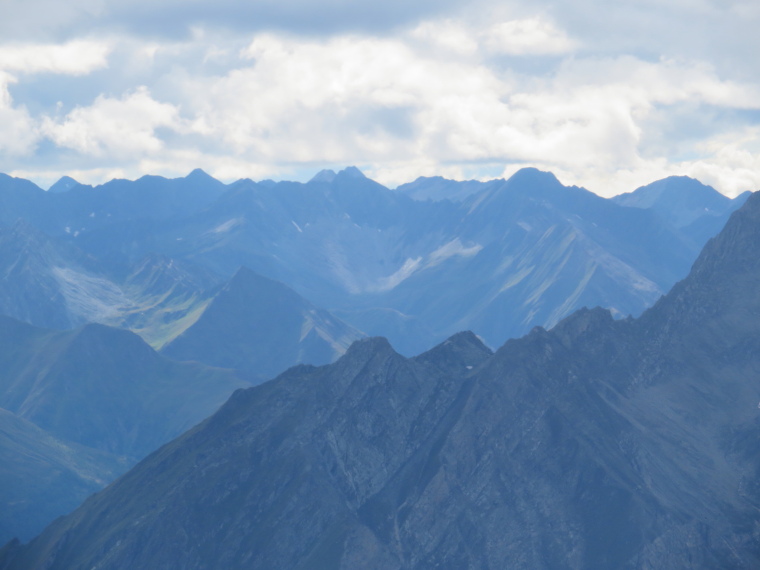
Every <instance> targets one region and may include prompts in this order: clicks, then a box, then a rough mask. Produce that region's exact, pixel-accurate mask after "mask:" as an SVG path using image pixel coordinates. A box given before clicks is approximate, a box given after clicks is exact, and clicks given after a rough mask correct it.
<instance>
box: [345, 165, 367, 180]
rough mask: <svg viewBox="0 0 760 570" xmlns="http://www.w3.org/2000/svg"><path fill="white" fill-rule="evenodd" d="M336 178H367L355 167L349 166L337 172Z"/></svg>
mask: <svg viewBox="0 0 760 570" xmlns="http://www.w3.org/2000/svg"><path fill="white" fill-rule="evenodd" d="M338 176H342V177H344V178H359V179H361V178H367V177H366V176H364V173H363V172H362V171H361V170H359V169H358V168H356V167H355V166H349V167H347V168H344V169H343V170H341V171H340V172H338Z"/></svg>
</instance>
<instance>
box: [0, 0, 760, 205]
mask: <svg viewBox="0 0 760 570" xmlns="http://www.w3.org/2000/svg"><path fill="white" fill-rule="evenodd" d="M38 1H41V0H38ZM286 4H287V3H286ZM624 4H625V5H623V4H621V5H617V4H616V5H614V6H612V5H605V6H604V7H603V8H604V17H602V15H601V14H602V12H600V6H601V4H600V2H599V1H598V0H579V1H578V2H577V3H573V5H572V9H570V8H568V5H566V3H559V2H556V1H555V0H536V2H534V3H531V4H530V5H529V4H527V3H522V2H519V1H518V2H512V3H510V4H509V6H508V7H503V6H502V5H501V4H500V5H499V6H502V8H503V9H502V8H499V7H497V6H496V5H495V4H493V3H489V2H485V1H484V2H481V3H480V4H479V5H478V8H468V9H466V10H465V9H464V7H462V9H461V10H451V9H449V10H448V11H444V12H443V13H442V15H441V13H436V11H435V10H434V9H433V8H432V4H430V5H429V6H428V8H427V9H428V10H429V13H430V14H433V16H431V17H429V18H423V19H420V18H418V17H416V16H415V17H412V16H411V15H410V14H401V15H399V16H398V18H397V19H396V20H395V21H396V22H397V24H398V22H402V23H403V25H401V26H400V27H395V28H394V27H392V26H390V27H389V25H386V24H387V22H386V23H385V24H383V23H378V28H377V29H382V30H383V32H382V33H377V34H368V33H366V32H361V30H362V29H366V28H362V26H363V25H364V24H362V25H359V24H357V25H356V26H354V25H353V24H351V23H350V22H349V23H348V24H346V25H343V24H340V25H339V26H338V27H337V28H335V29H349V30H353V31H351V32H350V33H349V32H341V33H332V32H330V33H328V32H327V31H326V30H328V29H329V30H333V28H331V27H330V26H332V24H330V25H328V24H326V23H323V24H320V23H318V22H316V23H314V24H313V28H309V29H310V30H311V31H312V32H314V31H315V30H317V32H316V33H312V34H310V35H308V36H300V35H298V30H300V29H302V26H301V24H298V25H296V24H293V26H290V27H289V26H288V25H283V26H282V27H283V28H285V29H288V30H289V31H287V32H286V31H280V32H272V31H270V32H257V33H256V35H255V37H253V39H252V41H251V37H250V36H242V35H236V34H237V33H238V32H240V31H241V30H243V29H244V28H246V26H248V27H249V28H250V26H249V24H245V23H241V24H240V27H239V28H236V27H235V26H234V25H232V24H230V15H231V14H235V13H237V14H238V15H240V14H243V13H244V12H235V6H233V4H231V3H225V5H224V9H225V10H227V12H226V14H227V15H226V16H224V18H226V20H225V19H224V18H222V19H217V20H214V19H213V18H211V17H210V16H209V17H208V18H206V19H204V17H202V14H203V13H205V14H206V15H207V16H208V14H209V12H208V11H207V10H206V8H205V7H204V5H202V4H201V3H200V2H194V3H190V4H188V6H190V5H192V7H193V10H196V11H197V12H193V11H192V10H190V11H188V12H187V14H184V15H183V16H182V18H181V20H182V22H184V23H183V24H182V25H183V26H186V28H187V29H189V30H192V33H188V34H186V35H182V36H171V38H170V39H167V37H168V36H169V32H168V31H166V30H168V28H166V30H164V31H165V32H166V34H163V33H162V31H161V29H160V28H161V25H160V22H158V23H157V24H156V26H157V27H156V28H155V29H154V32H151V33H153V36H152V37H151V40H150V41H149V42H146V41H144V40H143V39H142V38H138V37H137V36H134V35H129V33H128V32H126V31H125V30H128V29H129V26H133V25H134V24H135V22H137V21H138V20H139V18H141V17H143V16H146V15H148V14H151V13H154V12H152V11H154V7H153V5H152V4H150V3H148V2H145V1H141V2H138V3H137V4H136V5H132V4H129V5H123V6H122V7H119V6H117V5H116V4H114V3H111V2H110V0H108V1H103V2H99V1H95V0H77V2H75V4H73V5H72V6H74V7H75V8H76V10H75V11H76V13H75V14H74V12H72V11H71V10H74V8H71V10H69V11H68V12H67V11H65V10H63V8H60V10H63V11H62V12H61V15H62V16H66V17H70V18H74V19H78V20H77V21H84V20H86V19H87V18H96V19H97V18H98V17H99V16H97V15H98V14H105V15H106V16H103V19H101V20H100V21H101V22H108V24H109V26H110V25H115V23H116V22H115V20H114V19H113V18H114V16H113V15H114V14H115V13H117V12H119V13H123V14H124V15H125V17H126V16H129V17H130V18H132V20H130V22H131V23H130V24H129V25H126V27H125V28H122V29H121V32H120V35H118V36H114V35H112V32H107V33H106V32H102V33H100V34H94V33H92V32H91V31H90V32H88V35H84V36H83V37H87V38H90V39H87V40H72V41H70V42H68V43H61V44H23V45H21V44H19V45H15V46H9V45H5V46H0V70H2V69H4V70H6V72H8V71H9V72H11V73H12V74H13V75H14V76H15V77H16V79H17V80H18V81H19V82H20V83H18V84H15V85H13V84H11V83H9V82H10V81H11V80H12V79H13V78H12V77H10V75H6V76H5V77H6V78H5V80H4V81H5V83H2V87H3V89H2V91H0V94H3V93H4V95H3V97H4V99H3V102H2V103H0V114H5V115H2V117H5V116H6V115H7V117H8V118H7V119H4V118H2V117H0V120H4V123H3V124H4V125H5V124H6V123H7V124H8V125H11V126H12V125H16V126H15V127H13V129H15V130H13V131H12V132H13V133H14V134H5V133H0V145H2V144H9V145H12V146H13V148H14V149H15V150H16V151H17V152H18V153H20V155H23V154H24V153H27V154H28V153H29V152H31V150H32V149H33V148H34V146H35V144H36V141H37V140H38V139H39V136H40V133H43V134H44V136H46V137H47V138H48V139H49V140H50V141H52V142H53V143H54V144H55V145H57V146H59V147H60V148H61V149H64V151H63V152H60V153H59V154H58V155H56V154H55V153H51V152H50V151H48V152H47V154H46V156H45V158H44V159H43V158H41V157H40V158H38V159H37V168H39V169H40V170H45V169H49V170H50V172H56V173H58V172H61V168H62V165H63V164H64V163H65V161H69V159H74V160H73V162H71V167H72V168H75V169H77V171H78V172H82V173H84V172H88V171H89V172H91V173H92V177H93V179H95V178H97V177H99V176H102V175H105V174H103V173H107V172H111V171H115V170H118V171H120V172H123V173H125V174H127V175H129V176H138V175H140V174H143V173H158V174H165V175H184V174H186V173H187V172H188V171H189V170H192V168H194V167H196V166H201V167H203V168H204V169H207V170H208V171H209V172H211V173H212V174H215V175H216V176H219V177H221V178H224V179H233V178H239V177H246V176H248V177H252V178H263V177H275V178H281V177H285V178H288V177H294V176H296V175H297V176H301V177H303V173H304V172H316V171H317V170H319V169H320V168H322V167H336V166H337V167H339V166H342V165H346V164H357V165H359V166H361V167H362V168H363V169H365V171H367V172H368V173H369V174H370V175H372V176H374V177H377V178H378V179H379V180H380V181H381V182H384V183H387V184H389V185H393V186H395V185H397V184H399V183H402V182H406V181H410V180H413V179H414V178H416V177H417V176H419V175H435V174H443V175H446V176H449V177H455V178H462V177H475V178H480V179H482V178H484V177H486V173H488V176H492V175H495V174H497V173H498V172H500V171H502V170H503V171H504V173H505V174H509V173H510V172H512V171H513V170H514V169H516V168H517V167H518V165H532V166H538V167H540V168H543V169H547V170H552V171H555V172H556V173H557V174H558V175H559V176H560V178H561V179H562V180H563V181H564V182H567V183H576V184H581V185H585V186H587V187H589V188H590V189H592V190H594V191H597V192H599V193H603V194H613V193H617V192H621V191H628V190H631V189H632V188H634V187H636V186H637V185H640V184H645V183H648V182H651V181H652V180H654V179H656V178H657V177H662V176H666V175H669V174H691V175H697V174H700V175H701V176H702V177H703V178H704V179H705V181H706V182H710V183H713V184H716V185H717V186H718V187H719V188H720V189H722V190H724V191H726V192H727V193H733V192H735V191H739V190H742V189H744V188H742V185H747V184H752V185H756V184H757V182H756V181H755V177H754V175H753V174H752V170H753V169H756V167H757V166H758V165H757V160H756V158H755V157H757V156H759V155H760V148H756V147H757V145H756V141H758V140H759V138H758V137H760V133H758V132H757V130H756V129H755V128H754V126H753V125H754V123H753V121H754V120H755V119H753V117H754V115H755V114H756V112H757V111H760V81H759V79H760V69H756V67H757V66H756V64H755V63H754V59H753V58H751V57H748V56H747V57H744V56H743V57H741V58H734V59H737V61H739V60H740V61H739V62H738V63H737V65H736V66H727V65H724V64H723V63H722V62H725V61H726V60H727V59H726V58H728V56H729V55H732V54H736V53H741V50H739V51H737V49H738V48H737V46H739V45H740V44H741V43H742V42H746V43H747V45H748V46H754V45H758V47H760V41H758V40H756V39H754V38H755V36H754V35H752V34H754V32H752V33H750V31H749V30H750V28H753V26H752V25H751V24H753V23H756V20H757V18H758V17H760V13H757V10H756V8H753V6H754V4H752V3H750V2H733V3H732V4H731V6H730V7H721V6H718V5H717V4H716V3H714V2H708V1H707V0H680V1H679V2H677V3H670V4H668V5H667V6H663V7H661V8H658V7H657V6H656V5H655V3H654V2H637V3H624ZM178 6H179V2H178V1H177V2H174V1H173V2H170V3H163V4H162V6H156V7H155V10H157V11H158V12H161V11H162V10H163V11H164V12H166V14H169V13H170V12H171V10H174V9H176V8H178ZM255 6H256V9H261V10H263V9H269V8H272V7H273V6H274V3H272V2H270V3H267V2H264V1H263V0H262V2H257V3H255ZM287 6H290V7H291V8H292V7H294V6H295V5H294V4H287ZM330 6H331V8H330V9H331V10H332V9H335V10H338V9H341V10H343V9H347V3H346V2H345V1H344V0H335V1H333V2H331V3H330ZM275 8H276V9H277V10H280V8H279V7H275ZM272 9H274V8H272ZM395 9H399V10H401V4H398V5H397V6H396V8H395ZM51 10H53V11H55V10H57V9H56V8H55V7H51ZM204 10H206V11H205V12H204ZM64 12H65V13H64ZM164 12H161V13H164ZM245 13H247V12H245ZM423 13H426V12H424V11H423V12H419V14H423ZM655 13H656V15H657V17H652V15H653V14H655ZM67 14H68V16H67ZM193 14H195V15H193ZM196 16H197V17H196ZM270 16H271V14H270ZM645 16H649V19H647V18H646V17H645ZM366 19H367V17H366V15H365V16H364V20H363V21H365V20H366ZM223 20H224V21H223ZM357 21H358V20H357ZM225 22H226V24H225V25H228V26H229V27H227V28H224V27H223V26H222V24H224V23H225ZM673 22H682V23H684V25H683V26H673ZM685 23H688V26H686V24H685ZM716 23H720V24H721V26H722V27H723V28H725V29H728V28H729V27H730V26H729V24H731V25H733V26H734V28H733V29H734V33H732V34H729V33H727V32H726V33H724V34H723V35H720V34H718V32H717V31H716V29H717V28H719V27H721V26H716V25H715V24H716ZM251 25H252V24H251ZM257 25H259V24H257ZM167 26H168V25H167ZM215 26H222V28H220V27H215ZM299 26H301V27H299ZM320 26H322V27H321V28H320ZM669 26H670V28H669ZM689 26H690V29H689V30H688V31H689V33H688V34H687V33H686V32H685V31H683V30H681V27H689ZM727 26H728V27H727ZM233 28H234V30H233ZM2 29H3V24H2V23H0V31H1V30H2ZM72 29H73V28H72ZM109 29H110V28H109ZM220 29H224V30H228V31H223V32H220ZM318 29H319V30H321V31H319V30H318ZM229 30H232V31H229ZM357 30H360V31H357ZM668 30H670V31H668ZM175 31H176V30H175ZM692 31H694V34H692V33H691V32H692ZM323 32H324V33H323ZM172 33H174V32H172ZM695 34H696V35H699V42H701V43H702V44H705V45H708V46H709V45H711V43H712V44H714V50H713V51H710V50H707V49H706V48H704V46H702V47H699V46H696V44H695V42H697V40H696V39H694V38H693V37H692V35H695ZM700 34H701V35H700ZM748 34H749V35H748ZM243 38H244V39H243ZM718 39H721V40H725V41H717V40H718ZM729 44H730V45H729ZM241 45H245V46H246V47H245V48H244V49H243V50H242V51H240V46H241ZM695 46H696V47H695ZM731 46H733V47H731ZM729 48H730V49H729ZM711 49H713V48H711ZM707 51H710V53H709V54H707ZM745 51H746V50H745ZM750 51H751V50H750ZM684 54H686V55H688V56H689V58H687V57H684ZM695 54H697V55H699V57H698V58H697V57H696V55H695ZM706 54H707V55H706ZM712 54H718V55H720V54H722V55H720V57H718V55H715V57H714V58H711V57H708V56H711V55H712ZM692 58H694V59H692ZM721 58H723V59H721ZM728 59H730V58H728ZM109 63H110V65H109ZM97 69H102V70H103V71H102V72H100V73H97V74H91V75H90V76H89V78H84V77H79V78H73V79H66V80H65V82H64V83H63V85H65V88H66V89H67V91H66V92H65V94H64V95H61V96H60V97H61V99H63V100H64V102H63V103H62V104H61V107H60V108H61V110H56V109H55V107H54V105H55V101H53V102H51V101H50V99H51V96H50V95H47V94H45V93H42V91H43V89H47V90H48V91H49V92H51V93H56V89H55V87H56V83H55V82H56V81H59V80H60V78H59V77H58V76H52V74H68V75H77V74H79V75H83V74H87V73H91V72H92V71H94V70H97ZM31 73H37V74H40V73H48V74H50V75H51V76H52V77H50V78H49V77H45V78H44V79H35V81H36V82H37V87H36V89H39V92H40V95H39V97H38V99H37V100H30V102H29V104H28V105H26V106H25V105H24V103H26V102H27V99H25V97H27V98H28V97H29V96H30V93H32V88H31V87H29V86H30V85H33V84H34V82H33V81H29V83H24V82H25V81H27V77H28V75H29V74H31ZM77 82H79V83H77ZM9 85H10V86H11V87H10V88H9V87H8V86H9ZM80 85H81V86H86V87H87V88H88V89H87V90H82V92H83V93H85V92H86V95H82V96H81V97H86V98H87V99H86V100H85V99H81V98H80V99H77V98H76V96H77V94H78V92H79V91H78V86H80ZM139 85H145V86H146V87H138V86H139ZM25 87H26V88H25ZM97 93H101V95H100V96H97V97H96V94H97ZM11 94H13V95H14V97H15V98H16V101H13V100H12V99H11ZM706 108H707V109H709V110H710V109H711V111H710V112H704V110H705V109H706ZM27 109H29V110H27ZM63 109H66V111H65V112H64V111H62V110H63ZM726 116H730V118H731V120H730V121H729V120H726ZM674 117H677V118H678V120H675V119H674ZM694 125H698V128H696V127H694ZM14 140H17V142H16V144H15V145H14V143H13V141H14ZM2 141H9V142H7V143H3V142H2ZM20 155H19V156H20ZM51 156H52V158H53V161H52V162H55V160H54V159H56V158H57V159H58V162H57V163H55V164H53V163H50V162H48V161H49V160H51ZM61 157H63V158H61ZM43 160H44V161H45V162H44V163H43ZM88 161H89V162H88ZM6 164H8V161H6ZM33 166H34V161H33V160H29V161H27V162H26V163H23V164H19V165H18V167H17V169H18V170H23V171H25V172H33V171H34V168H33ZM114 169H115V170H114ZM756 170H757V169H756ZM83 181H87V180H83Z"/></svg>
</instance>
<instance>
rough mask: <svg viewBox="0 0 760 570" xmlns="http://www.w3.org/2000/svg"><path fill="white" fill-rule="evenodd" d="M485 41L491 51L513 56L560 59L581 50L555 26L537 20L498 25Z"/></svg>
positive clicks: (545, 21) (576, 43)
mask: <svg viewBox="0 0 760 570" xmlns="http://www.w3.org/2000/svg"><path fill="white" fill-rule="evenodd" d="M485 39H486V45H487V46H488V48H489V49H490V50H491V51H494V52H497V53H504V54H510V55H559V54H564V53H568V52H571V51H574V50H575V49H577V48H578V46H579V44H578V42H577V41H574V40H571V39H570V38H569V37H568V36H567V34H566V33H565V32H563V31H562V30H559V29H557V28H556V27H555V26H554V24H552V23H551V22H549V21H547V20H544V19H542V18H538V17H534V18H528V19H525V20H510V21H506V22H501V23H498V24H495V25H494V26H492V27H491V28H490V29H489V30H488V31H487V32H486V34H485Z"/></svg>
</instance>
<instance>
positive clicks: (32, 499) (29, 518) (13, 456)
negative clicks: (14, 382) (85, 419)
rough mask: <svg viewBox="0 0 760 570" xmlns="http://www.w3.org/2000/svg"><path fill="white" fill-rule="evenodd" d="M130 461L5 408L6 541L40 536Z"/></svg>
mask: <svg viewBox="0 0 760 570" xmlns="http://www.w3.org/2000/svg"><path fill="white" fill-rule="evenodd" d="M129 465H130V463H129V462H128V461H127V460H126V459H125V458H120V457H117V456H115V455H113V454H109V453H105V452H102V451H97V450H95V449H92V448H88V447H84V446H80V445H77V444H74V443H68V442H65V441H62V440H60V439H57V438H55V437H53V436H52V435H50V434H49V433H47V432H45V431H43V430H41V429H40V428H39V427H37V426H36V425H34V424H33V423H31V422H28V421H26V420H23V419H21V418H19V417H18V416H16V415H14V414H12V413H10V412H8V411H7V410H3V409H1V408H0V542H2V543H5V542H7V541H8V540H10V539H12V538H13V537H14V536H17V537H19V538H20V539H21V540H24V541H26V540H30V539H32V538H34V537H35V536H36V535H37V534H39V533H40V531H42V529H44V528H45V526H47V525H48V524H49V523H50V521H52V520H54V519H55V518H56V517H58V516H61V515H64V514H66V513H69V512H71V511H73V510H74V509H75V508H76V507H78V506H79V505H80V504H81V503H82V501H84V499H86V498H87V497H88V496H89V495H91V494H92V493H94V492H96V491H99V490H100V489H102V488H103V487H104V486H105V485H107V484H108V483H110V482H111V481H113V480H114V479H115V478H116V477H117V476H118V475H121V474H122V473H123V472H124V471H126V470H127V468H128V467H129Z"/></svg>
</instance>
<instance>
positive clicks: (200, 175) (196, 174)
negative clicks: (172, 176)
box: [185, 168, 219, 182]
mask: <svg viewBox="0 0 760 570" xmlns="http://www.w3.org/2000/svg"><path fill="white" fill-rule="evenodd" d="M185 180H192V181H213V182H219V181H218V180H217V179H216V178H214V177H213V176H211V175H210V174H208V173H207V172H206V171H205V170H202V169H201V168H196V169H195V170H193V171H192V172H191V173H190V174H188V175H187V176H185Z"/></svg>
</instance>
